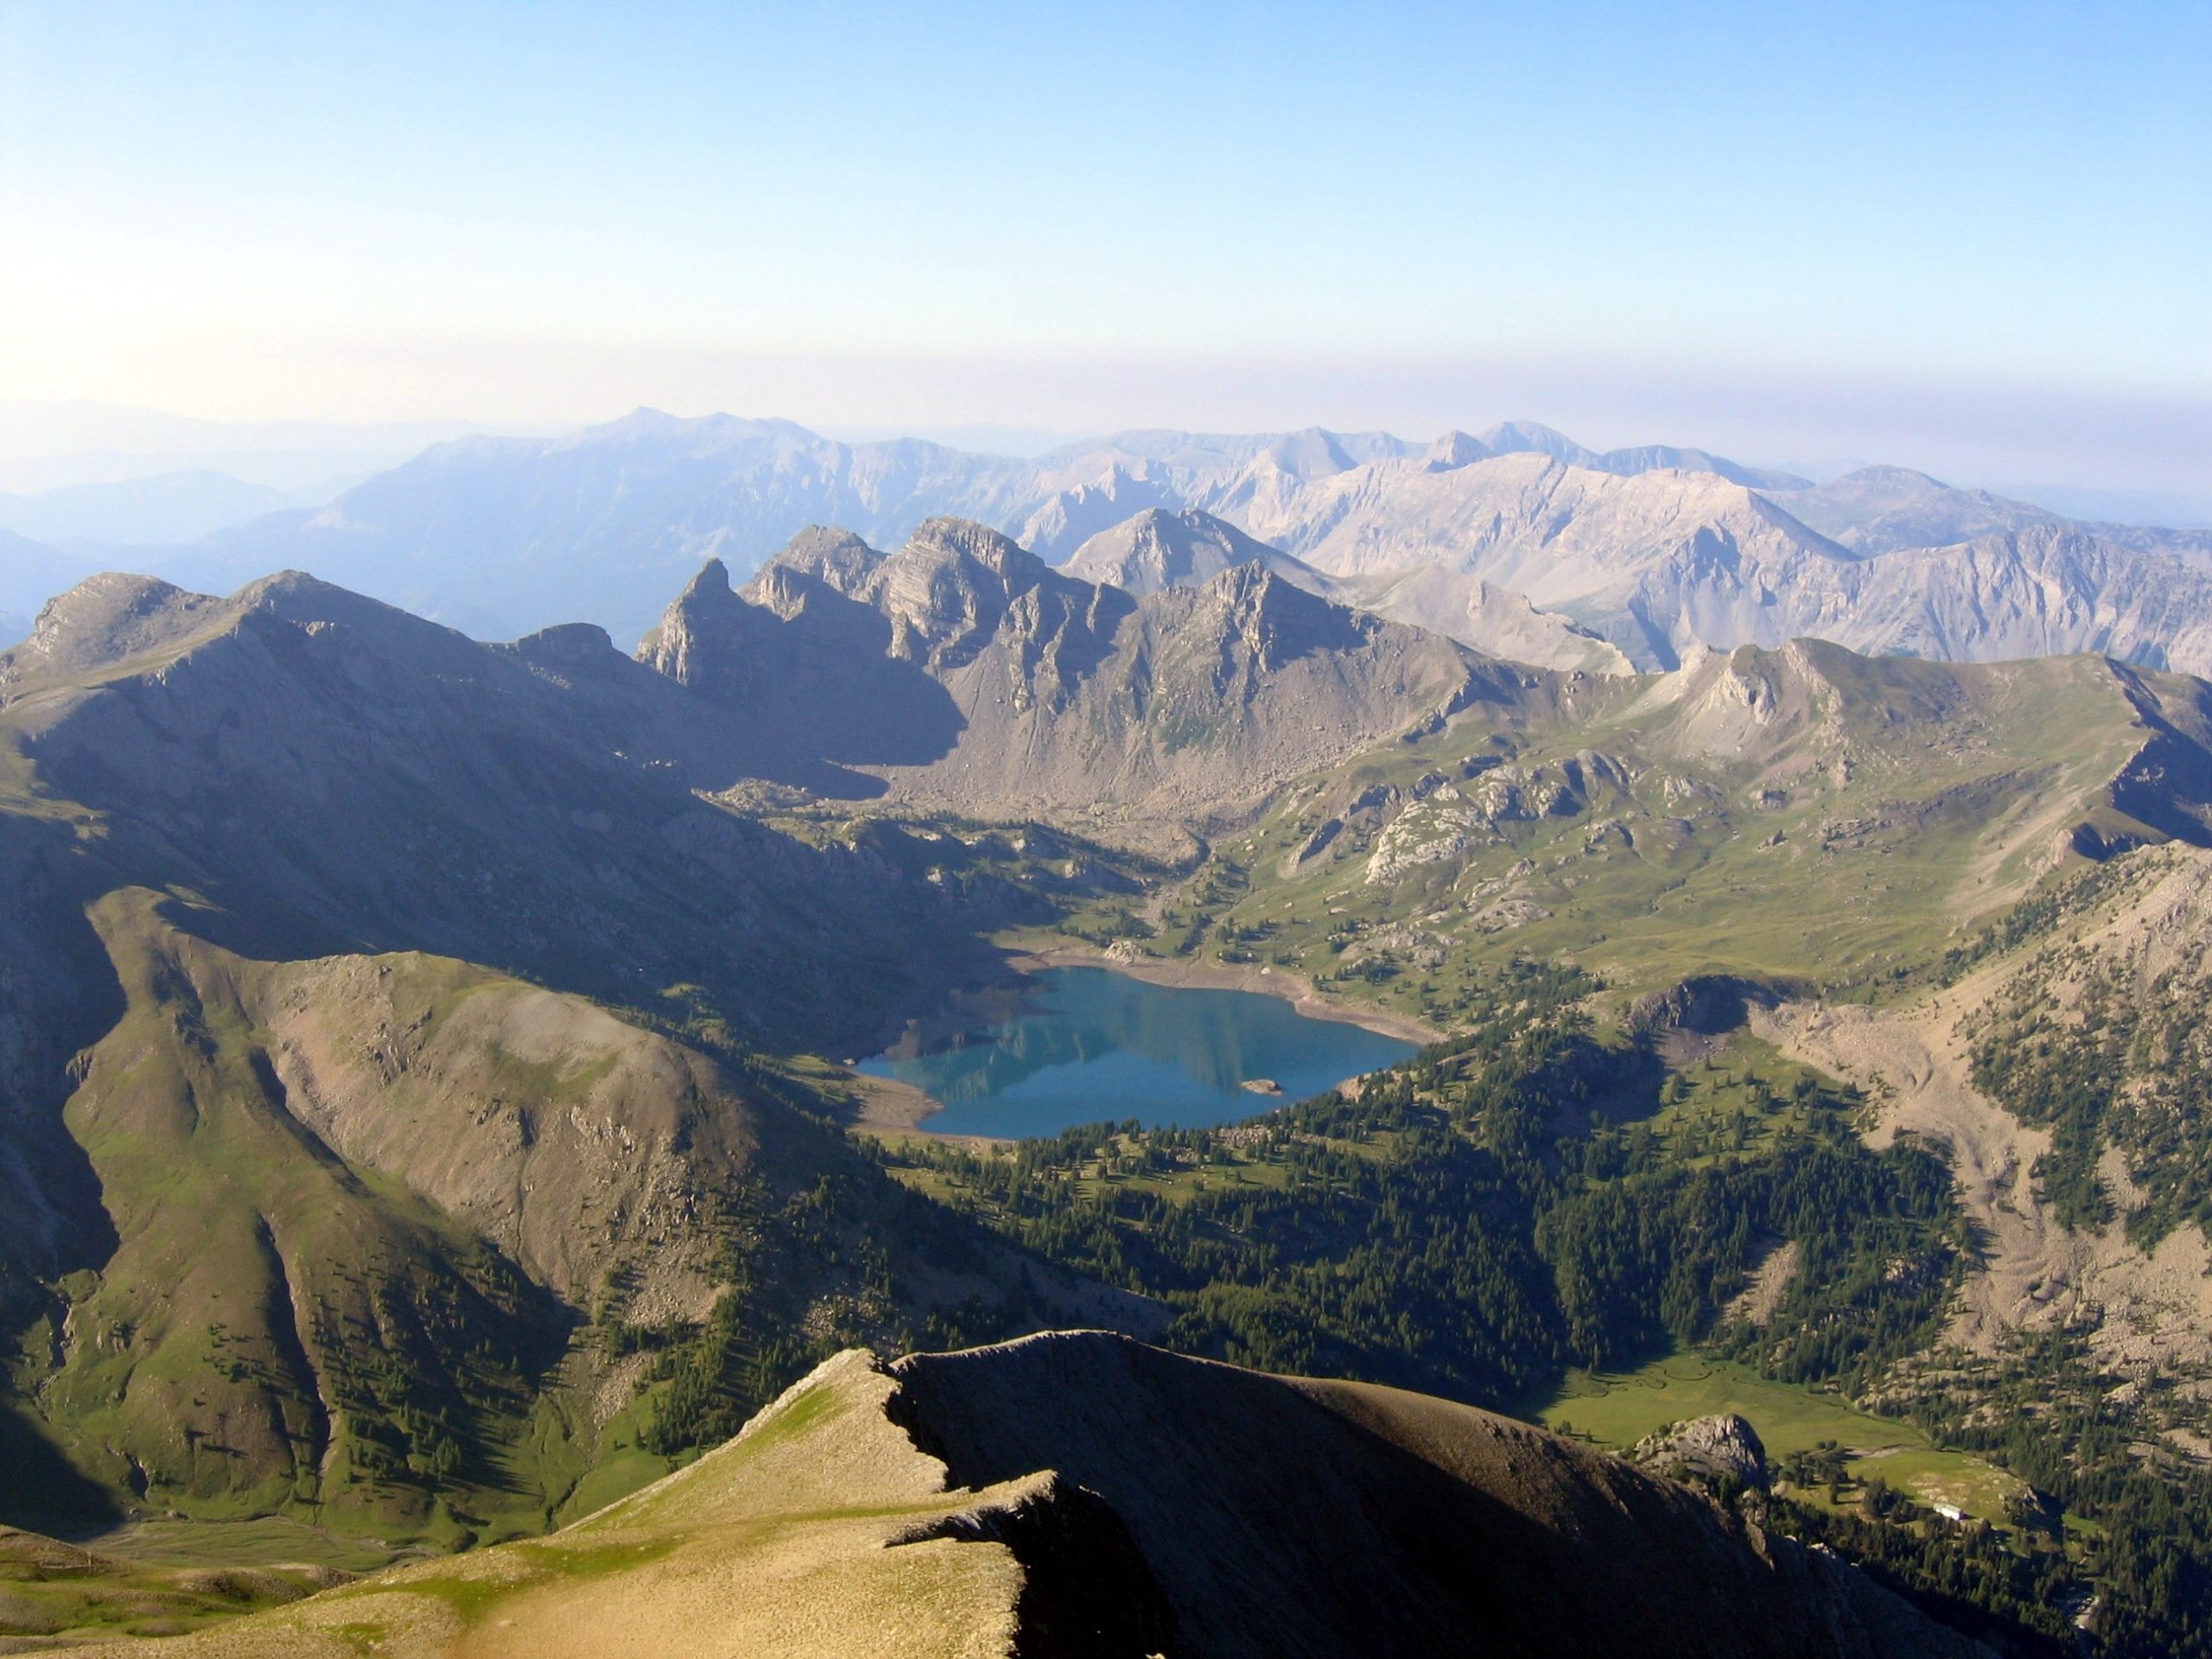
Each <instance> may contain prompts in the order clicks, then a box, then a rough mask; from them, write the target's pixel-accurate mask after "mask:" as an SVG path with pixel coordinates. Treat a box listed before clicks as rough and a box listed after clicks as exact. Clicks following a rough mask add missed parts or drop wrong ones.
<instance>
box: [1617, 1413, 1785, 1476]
mask: <svg viewBox="0 0 2212 1659" xmlns="http://www.w3.org/2000/svg"><path fill="white" fill-rule="evenodd" d="M1633 1457H1634V1459H1635V1461H1636V1462H1637V1464H1638V1465H1641V1466H1642V1467H1643V1468H1646V1469H1651V1470H1656V1471H1658V1472H1660V1473H1662V1474H1666V1473H1670V1472H1673V1471H1677V1470H1680V1471H1687V1472H1688V1473H1691V1474H1694V1475H1704V1476H1706V1477H1707V1478H1713V1479H1722V1480H1738V1481H1741V1482H1743V1484H1745V1485H1746V1486H1756V1487H1758V1489H1759V1490H1760V1491H1764V1490H1765V1489H1766V1485H1767V1479H1768V1477H1767V1468H1766V1447H1765V1446H1764V1445H1762V1444H1761V1443H1760V1440H1759V1436H1758V1430H1757V1429H1755V1428H1753V1427H1751V1424H1749V1423H1748V1422H1746V1421H1745V1420H1744V1419H1742V1418H1741V1417H1738V1416H1737V1415H1736V1414H1735V1413H1733V1412H1723V1413H1721V1414H1719V1415H1717V1416H1712V1417H1693V1418H1691V1419H1690V1420H1689V1421H1687V1422H1681V1423H1675V1424H1673V1425H1671V1426H1669V1427H1666V1428H1662V1429H1661V1430H1659V1431H1658V1433H1655V1434H1647V1435H1645V1436H1644V1437H1643V1439H1642V1440H1638V1441H1637V1443H1636V1451H1635V1452H1634V1453H1633Z"/></svg>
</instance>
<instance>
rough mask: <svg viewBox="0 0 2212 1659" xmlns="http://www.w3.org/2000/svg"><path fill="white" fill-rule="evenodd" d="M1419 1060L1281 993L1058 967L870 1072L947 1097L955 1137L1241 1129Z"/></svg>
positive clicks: (972, 1006)
mask: <svg viewBox="0 0 2212 1659" xmlns="http://www.w3.org/2000/svg"><path fill="white" fill-rule="evenodd" d="M1412 1052H1414V1050H1413V1046H1412V1045H1411V1044H1409V1043H1404V1042H1401V1041H1399V1040H1398V1039H1395V1038H1392V1037H1384V1036H1381V1035H1378V1034H1377V1033H1374V1032H1371V1031H1367V1030H1364V1029H1363V1028H1362V1027H1358V1026H1351V1025H1345V1024H1343V1023H1341V1022H1339V1021H1337V1020H1309V1019H1307V1018H1306V1017H1305V1016H1304V1015H1303V1014H1300V1013H1299V1012H1298V1011H1297V1010H1296V1009H1295V1008H1294V1007H1291V1005H1290V1004H1289V1003H1287V1002H1286V1001H1282V1000H1281V998H1278V997H1272V996H1262V995H1257V994H1255V993H1253V992H1249V991H1213V990H1192V989H1186V988H1178V987H1173V986H1166V985H1150V984H1147V983H1146V982H1143V981H1142V980H1137V979H1130V978H1128V977H1126V976H1123V975H1121V974H1116V973H1110V972H1108V971H1107V970H1106V969H1100V968H1057V969H1052V970H1051V971H1049V972H1046V973H1042V974H1039V975H1038V976H1036V977H1035V979H1034V980H1033V981H1032V982H1031V988H1030V990H1029V991H1028V993H1027V995H1020V994H1018V993H1017V994H1014V995H1012V996H1009V995H1007V994H1005V993H999V994H995V995H991V996H988V997H963V998H958V999H955V1001H953V1002H952V1003H951V1004H950V1005H949V1006H948V1007H947V1008H946V1009H945V1010H944V1013H943V1014H938V1015H935V1016H932V1017H931V1019H929V1020H917V1021H914V1022H912V1024H910V1025H909V1026H908V1027H907V1029H906V1032H905V1033H903V1034H902V1035H901V1037H900V1038H899V1041H898V1042H896V1043H894V1044H893V1045H892V1046H891V1047H890V1048H888V1049H887V1050H886V1051H885V1052H883V1053H881V1054H880V1055H878V1056H877V1057H876V1058H874V1059H872V1060H868V1061H865V1062H863V1063H862V1064H861V1068H860V1069H861V1071H865V1072H868V1073H869V1074H870V1075H872V1076H874V1077H896V1078H897V1079H899V1081H900V1082H901V1083H907V1084H912V1085H913V1086H914V1087H916V1088H918V1089H919V1090H922V1091H923V1092H924V1093H925V1094H927V1095H928V1096H930V1097H931V1099H933V1100H936V1101H938V1102H939V1103H942V1105H943V1106H944V1110H943V1111H942V1112H939V1113H938V1114H936V1115H935V1116H932V1117H931V1118H930V1120H929V1122H928V1127H929V1128H931V1129H934V1130H937V1131H938V1132H940V1133H942V1134H946V1135H1055V1134H1058V1132H1059V1131H1060V1130H1062V1129H1065V1128H1071V1127H1072V1126H1073V1125H1075V1124H1077V1123H1096V1122H1102V1121H1118V1120H1120V1119H1122V1118H1128V1117H1134V1118H1136V1119H1138V1120H1140V1121H1141V1122H1144V1123H1145V1124H1147V1125H1166V1124H1173V1125H1176V1126H1178V1127H1181V1128H1200V1127H1204V1126H1205V1125H1209V1124H1215V1123H1229V1122H1235V1121H1236V1120H1237V1119H1239V1118H1243V1117H1249V1116H1253V1115H1254V1114H1255V1113H1257V1112H1262V1111H1265V1110H1267V1109H1268V1107H1269V1106H1271V1105H1274V1104H1278V1103H1280V1100H1300V1099H1303V1098H1305V1097H1306V1096H1309V1095H1317V1094H1319V1093H1320V1092H1322V1091H1323V1090H1326V1089H1329V1088H1332V1087H1333V1086H1334V1085H1336V1084H1338V1083H1341V1082H1343V1081H1344V1079H1345V1078H1346V1077H1357V1075H1359V1073H1361V1072H1363V1071H1374V1070H1375V1069H1376V1067H1377V1066H1383V1065H1390V1064H1392V1063H1393V1062H1394V1061H1397V1060H1401V1059H1403V1058H1405V1057H1406V1056H1408V1054H1411V1053H1412ZM1262 1077H1265V1078H1271V1079H1273V1080H1274V1082H1276V1083H1278V1084H1281V1088H1282V1094H1281V1096H1280V1099H1278V1098H1277V1097H1274V1096H1255V1095H1254V1094H1252V1093H1250V1092H1249V1091H1248V1090H1245V1089H1244V1088H1243V1084H1245V1083H1246V1082H1247V1081H1249V1080H1254V1079H1257V1078H1262Z"/></svg>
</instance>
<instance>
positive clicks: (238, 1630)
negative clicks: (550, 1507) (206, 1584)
mask: <svg viewBox="0 0 2212 1659" xmlns="http://www.w3.org/2000/svg"><path fill="white" fill-rule="evenodd" d="M860 1361H861V1357H860V1356H857V1355H855V1356H854V1357H853V1358H852V1360H851V1361H850V1362H841V1363H840V1364H839V1365H837V1366H836V1367H833V1368H832V1369H831V1370H830V1371H829V1372H828V1373H826V1374H823V1375H821V1376H817V1377H816V1378H814V1379H812V1380H810V1383H809V1384H808V1385H807V1386H806V1387H804V1388H803V1389H795V1390H794V1391H793V1392H792V1393H791V1395H787V1396H786V1397H785V1399H784V1400H783V1401H782V1402H779V1404H778V1406H777V1407H776V1408H775V1409H773V1410H772V1411H769V1412H766V1413H764V1414H762V1415H761V1416H760V1417H759V1418H757V1419H756V1420H754V1421H753V1423H752V1424H751V1425H750V1426H749V1427H748V1428H747V1432H746V1433H745V1434H744V1435H743V1436H741V1438H740V1439H738V1440H735V1441H734V1442H732V1443H731V1444H729V1445H728V1446H723V1447H721V1448H719V1449H717V1450H716V1451H715V1452H710V1453H709V1454H708V1455H707V1456H706V1457H704V1458H702V1459H700V1460H699V1461H698V1462H697V1463H696V1464H694V1465H691V1466H690V1468H688V1469H686V1470H684V1471H682V1472H680V1473H678V1474H677V1475H675V1476H673V1477H671V1478H669V1479H668V1480H666V1481H664V1482H662V1483H661V1484H657V1485H655V1486H652V1487H651V1488H648V1489H647V1490H645V1491H642V1492H639V1493H638V1494H636V1495H635V1496H633V1497H629V1498H627V1499H626V1500H624V1501H622V1502H620V1503H616V1504H614V1505H613V1506H612V1507H611V1508H608V1509H607V1510H602V1511H601V1512H600V1513H598V1514H596V1515H594V1516H592V1517H591V1518H590V1519H588V1521H585V1522H582V1523H581V1524H579V1525H577V1526H575V1527H572V1528H569V1529H567V1530H565V1531H563V1532H561V1533H559V1534H556V1535H553V1536H551V1537H548V1538H545V1539H542V1540H534V1541H518V1542H514V1543H509V1544H505V1545H501V1546H499V1547H497V1548H491V1549H486V1550H478V1551H473V1552H471V1553H469V1554H467V1555H464V1556H460V1557H457V1558H454V1559H453V1560H441V1561H435V1562H427V1563H424V1564H422V1565H420V1566H416V1567H405V1568H402V1569H399V1570H398V1571H397V1572H395V1573H387V1574H385V1575H383V1576H380V1577H379V1578H378V1579H375V1580H368V1581H365V1582H363V1583H361V1584H359V1585H356V1586H351V1587H348V1588H346V1589H342V1590H338V1591H334V1592H331V1593H328V1594H326V1595H323V1596H320V1597H318V1598H316V1599H315V1600H313V1601H311V1602H308V1603H306V1604H303V1605H300V1606H298V1607H296V1608H289V1609H285V1610H283V1611H277V1612H272V1613H265V1614H262V1615H259V1616H257V1617H253V1618H245V1619H241V1620H238V1621H236V1622H234V1623H232V1624H229V1625H227V1626H225V1627H224V1628H222V1629H221V1630H213V1631H209V1632H207V1633H206V1634H204V1635H201V1636H200V1637H194V1638H192V1639H189V1640H188V1641H186V1642H183V1643H178V1644H177V1645H176V1646H175V1649H174V1651H175V1653H176V1654H177V1655H178V1656H179V1659H231V1656H238V1659H260V1656H264V1655H266V1656H277V1655H282V1656H285V1659H309V1656H316V1659H320V1656H346V1659H352V1656H356V1655H359V1654H360V1653H363V1652H370V1651H386V1652H391V1651H404V1652H410V1653H421V1654H440V1653H452V1654H467V1655H470V1656H508V1655H513V1656H521V1655H528V1654H543V1653H550V1652H564V1653H593V1654H618V1653H620V1654H667V1653H671V1652H687V1651H693V1650H696V1646H697V1644H698V1643H700V1642H701V1641H702V1639H711V1641H712V1642H713V1643H714V1644H715V1648H716V1650H718V1651H730V1652H744V1653H748V1654H760V1655H779V1654H781V1655H791V1656H799V1655H818V1654H825V1653H836V1654H841V1655H853V1656H872V1655H882V1656H886V1659H888V1656H894V1655H902V1656H903V1655H917V1656H927V1655H933V1654H941V1655H945V1656H952V1655H966V1654H973V1653H981V1652H986V1651H993V1650H995V1647H994V1645H993V1644H994V1642H995V1641H996V1642H1000V1643H1002V1642H1003V1641H1004V1639H1005V1638H1006V1637H1007V1635H1009V1634H1010V1633H1011V1631H1012V1628H1013V1606H1014V1596H1015V1593H1016V1592H1017V1591H1018V1588H1019V1584H1020V1573H1019V1569H1018V1567H1016V1566H1015V1564H1014V1560H1013V1558H1012V1556H1011V1555H1010V1554H1009V1553H1008V1552H1007V1551H1006V1550H1005V1549H1004V1548H1002V1547H1001V1546H999V1545H996V1544H989V1543H980V1542H978V1543H956V1542H953V1541H950V1540H937V1541H926V1542H917V1543H912V1544H906V1545H902V1546H901V1547H900V1548H896V1549H887V1548H883V1546H884V1545H885V1544H886V1543H887V1542H888V1541H891V1540H892V1539H893V1538H894V1537H896V1536H898V1535H900V1534H902V1533H905V1532H907V1531H909V1530H911V1529H914V1528H915V1527H916V1526H918V1525H923V1524H926V1523H928V1522H934V1521H938V1520H939V1519H941V1518H942V1517H944V1516H946V1515H947V1514H949V1513H951V1512H954V1511H957V1510H963V1509H966V1508H969V1507H970V1506H972V1505H973V1504H974V1503H976V1496H975V1495H974V1494H972V1493H964V1492H963V1493H959V1494H957V1495H947V1494H946V1493H945V1492H944V1468H943V1465H940V1464H938V1462H936V1460H935V1459H931V1458H927V1457H925V1456H924V1455H923V1454H921V1453H920V1452H917V1451H916V1450H915V1448H914V1446H913V1445H912V1441H911V1440H908V1439H907V1437H906V1433H905V1431H903V1430H901V1429H899V1428H898V1427H894V1426H893V1425H892V1424H891V1423H890V1422H888V1421H887V1420H886V1419H885V1418H884V1416H883V1415H882V1412H881V1401H882V1399H883V1397H884V1395H887V1393H888V1392H889V1389H890V1386H891V1385H890V1383H889V1380H888V1379H887V1378H885V1377H884V1376H881V1375H880V1373H877V1372H874V1371H873V1370H869V1369H868V1367H867V1366H866V1365H865V1364H864V1363H860Z"/></svg>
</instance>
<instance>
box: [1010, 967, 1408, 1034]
mask: <svg viewBox="0 0 2212 1659" xmlns="http://www.w3.org/2000/svg"><path fill="white" fill-rule="evenodd" d="M1007 966H1008V967H1009V968H1012V969H1014V971H1015V972H1016V973H1020V974H1039V973H1043V972H1045V971H1046V969H1052V968H1103V969H1105V970H1106V971H1107V972H1108V973H1109V974H1120V975H1122V976H1123V977H1124V978H1128V979H1141V980H1142V981H1144V982H1145V983H1147V985H1164V986H1166V987H1167V988H1169V989H1171V990H1207V991H1255V992H1257V993H1258V994H1260V995H1262V996H1272V997H1277V998H1280V999H1281V1001H1285V1002H1287V1003H1289V1004H1290V1005H1291V1007H1293V1008H1294V1009H1296V1010H1297V1011H1298V1012H1299V1013H1300V1014H1304V1015H1305V1016H1306V1018H1307V1019H1309V1020H1335V1021H1336V1022H1337V1023H1338V1024H1339V1025H1346V1026H1358V1027H1362V1028H1363V1029H1364V1030H1367V1031H1371V1032H1373V1033H1375V1034H1376V1036H1378V1037H1395V1038H1396V1039H1398V1040H1399V1041H1401V1042H1406V1043H1412V1044H1414V1046H1417V1047H1422V1048H1426V1047H1427V1046H1428V1045H1429V1044H1431V1043H1433V1042H1439V1041H1441V1040H1442V1039H1443V1037H1444V1033H1442V1032H1440V1031H1439V1030H1437V1029H1436V1027H1433V1026H1427V1025H1423V1024H1422V1023H1421V1021H1420V1020H1412V1019H1408V1018H1407V1017H1406V1016H1405V1015H1404V1014H1392V1013H1390V1012H1389V1010H1388V1009H1385V1008H1375V1007H1364V1006H1361V1005H1357V1004H1354V1003H1349V1002H1336V1001H1331V1000H1329V999H1328V998H1326V997H1325V996H1323V995H1321V994H1320V993H1319V992H1318V991H1316V990H1315V989H1314V988H1313V984H1312V982H1309V981H1307V980H1306V979H1304V978H1301V977H1300V976H1298V975H1296V974H1294V973H1288V972H1286V971H1285V970H1284V969H1280V968H1275V967H1273V966H1271V965H1269V964H1268V963H1250V964H1249V965H1234V964H1231V963H1217V962H1183V961H1175V960H1171V959H1169V958H1167V957H1132V958H1129V959H1128V960H1124V959H1122V957H1112V956H1109V955H1108V954H1107V953H1106V952H1105V951H1103V950H1098V949H1097V948H1096V947H1095V946H1091V945H1081V944H1051V945H1046V946H1043V947H1042V948H1040V949H1038V950H1022V951H1019V952H1017V953H1016V954H1015V955H1014V956H1013V957H1009V958H1008V959H1007Z"/></svg>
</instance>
